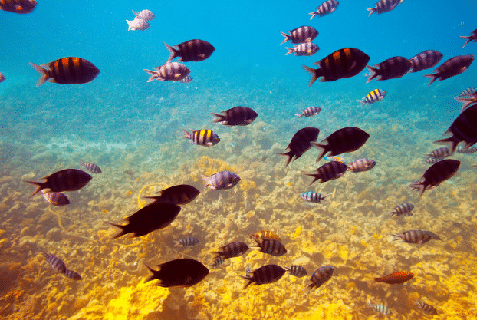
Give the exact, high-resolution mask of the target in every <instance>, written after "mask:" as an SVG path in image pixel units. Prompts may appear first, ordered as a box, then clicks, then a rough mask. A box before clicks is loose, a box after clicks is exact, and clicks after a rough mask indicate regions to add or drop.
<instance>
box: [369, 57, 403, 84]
mask: <svg viewBox="0 0 477 320" xmlns="http://www.w3.org/2000/svg"><path fill="white" fill-rule="evenodd" d="M411 66H412V64H411V62H410V61H409V60H408V59H406V58H403V57H392V58H389V59H387V60H384V61H383V62H381V63H380V64H378V65H375V66H374V67H369V66H368V70H369V71H370V75H369V78H368V81H366V83H368V82H370V81H371V80H373V79H374V78H376V80H377V81H383V80H389V79H394V78H401V77H402V76H403V75H405V74H406V73H407V72H408V71H409V69H411Z"/></svg>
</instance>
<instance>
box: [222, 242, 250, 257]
mask: <svg viewBox="0 0 477 320" xmlns="http://www.w3.org/2000/svg"><path fill="white" fill-rule="evenodd" d="M220 249H221V251H218V252H215V253H216V254H217V256H221V257H223V258H224V259H229V258H233V257H239V256H241V255H243V254H244V253H245V252H246V251H247V250H248V249H249V247H248V245H247V244H246V243H245V242H231V243H229V244H227V245H225V246H223V247H221V248H220Z"/></svg>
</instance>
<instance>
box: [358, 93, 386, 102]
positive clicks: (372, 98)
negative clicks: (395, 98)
mask: <svg viewBox="0 0 477 320" xmlns="http://www.w3.org/2000/svg"><path fill="white" fill-rule="evenodd" d="M385 96H386V91H384V90H381V89H375V90H373V91H371V92H370V93H368V94H367V95H366V97H364V98H363V99H361V100H358V101H360V102H361V103H362V104H373V103H375V102H378V101H381V100H383V99H384V97H385Z"/></svg>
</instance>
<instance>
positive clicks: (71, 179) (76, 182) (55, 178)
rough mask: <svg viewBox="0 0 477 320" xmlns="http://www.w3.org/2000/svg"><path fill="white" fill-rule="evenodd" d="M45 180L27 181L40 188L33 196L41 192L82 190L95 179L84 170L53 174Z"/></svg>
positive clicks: (68, 170)
mask: <svg viewBox="0 0 477 320" xmlns="http://www.w3.org/2000/svg"><path fill="white" fill-rule="evenodd" d="M43 179H44V180H45V182H36V181H25V182H28V183H31V184H35V185H37V186H38V188H37V189H36V190H35V192H33V194H32V196H33V195H35V194H37V193H38V192H39V191H40V190H45V191H47V192H62V191H76V190H80V189H81V188H83V187H84V186H86V185H87V184H88V182H90V181H91V179H93V177H92V176H91V175H89V174H88V173H86V172H84V171H83V170H77V169H66V170H60V171H58V172H55V173H52V174H50V175H49V176H46V177H43Z"/></svg>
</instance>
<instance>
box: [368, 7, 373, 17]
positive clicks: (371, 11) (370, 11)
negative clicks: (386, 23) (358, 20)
mask: <svg viewBox="0 0 477 320" xmlns="http://www.w3.org/2000/svg"><path fill="white" fill-rule="evenodd" d="M368 11H369V15H368V17H369V16H370V15H372V14H373V13H374V8H368Z"/></svg>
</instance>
